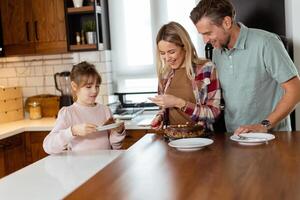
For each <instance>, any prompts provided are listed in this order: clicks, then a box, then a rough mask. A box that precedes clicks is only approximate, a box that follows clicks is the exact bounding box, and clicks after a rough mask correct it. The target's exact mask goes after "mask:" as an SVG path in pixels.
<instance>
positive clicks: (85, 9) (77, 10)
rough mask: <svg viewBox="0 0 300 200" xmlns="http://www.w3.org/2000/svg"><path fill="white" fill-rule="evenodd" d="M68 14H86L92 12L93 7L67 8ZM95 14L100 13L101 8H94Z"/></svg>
mask: <svg viewBox="0 0 300 200" xmlns="http://www.w3.org/2000/svg"><path fill="white" fill-rule="evenodd" d="M67 12H68V14H80V13H88V12H94V6H82V7H79V8H75V7H72V8H68V9H67ZM96 12H97V13H101V7H100V6H96Z"/></svg>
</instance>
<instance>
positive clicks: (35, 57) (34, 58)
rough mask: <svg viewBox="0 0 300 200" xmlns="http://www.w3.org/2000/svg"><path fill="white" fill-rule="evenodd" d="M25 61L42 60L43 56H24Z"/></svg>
mask: <svg viewBox="0 0 300 200" xmlns="http://www.w3.org/2000/svg"><path fill="white" fill-rule="evenodd" d="M24 60H25V61H34V60H43V56H25V57H24Z"/></svg>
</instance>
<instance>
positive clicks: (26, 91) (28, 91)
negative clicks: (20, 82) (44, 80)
mask: <svg viewBox="0 0 300 200" xmlns="http://www.w3.org/2000/svg"><path fill="white" fill-rule="evenodd" d="M22 91H23V97H30V96H34V95H37V90H36V87H23V88H22Z"/></svg>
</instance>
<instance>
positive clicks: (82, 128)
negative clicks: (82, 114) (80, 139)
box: [71, 123, 97, 136]
mask: <svg viewBox="0 0 300 200" xmlns="http://www.w3.org/2000/svg"><path fill="white" fill-rule="evenodd" d="M96 127H97V126H96V125H95V124H88V123H86V124H76V125H74V126H72V127H71V131H72V135H73V136H86V135H88V134H91V133H94V132H96V131H97V130H96Z"/></svg>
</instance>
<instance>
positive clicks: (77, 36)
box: [76, 32, 80, 45]
mask: <svg viewBox="0 0 300 200" xmlns="http://www.w3.org/2000/svg"><path fill="white" fill-rule="evenodd" d="M76 44H77V45H79V44H80V33H79V32H76Z"/></svg>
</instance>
